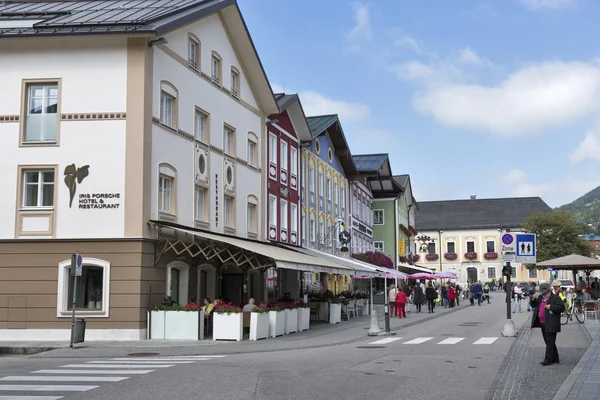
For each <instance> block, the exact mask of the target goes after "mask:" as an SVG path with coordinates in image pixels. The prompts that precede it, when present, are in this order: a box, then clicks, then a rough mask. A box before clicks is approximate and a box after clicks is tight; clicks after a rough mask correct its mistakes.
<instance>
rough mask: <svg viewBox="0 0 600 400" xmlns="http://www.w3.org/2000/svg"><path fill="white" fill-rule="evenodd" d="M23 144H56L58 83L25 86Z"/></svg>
mask: <svg viewBox="0 0 600 400" xmlns="http://www.w3.org/2000/svg"><path fill="white" fill-rule="evenodd" d="M26 88H27V89H26V90H27V92H26V93H27V103H26V104H27V109H26V115H25V118H26V119H25V142H56V132H57V128H58V122H59V119H58V82H52V83H32V84H30V85H28V86H26Z"/></svg>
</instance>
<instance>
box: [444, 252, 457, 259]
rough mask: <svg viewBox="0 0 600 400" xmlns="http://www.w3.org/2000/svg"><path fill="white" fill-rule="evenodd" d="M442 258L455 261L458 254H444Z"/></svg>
mask: <svg viewBox="0 0 600 400" xmlns="http://www.w3.org/2000/svg"><path fill="white" fill-rule="evenodd" d="M444 258H445V259H446V260H456V259H457V258H458V254H456V253H444Z"/></svg>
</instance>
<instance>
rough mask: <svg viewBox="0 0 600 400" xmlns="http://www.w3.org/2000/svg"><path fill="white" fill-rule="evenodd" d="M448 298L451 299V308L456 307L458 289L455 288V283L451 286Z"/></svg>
mask: <svg viewBox="0 0 600 400" xmlns="http://www.w3.org/2000/svg"><path fill="white" fill-rule="evenodd" d="M448 299H449V300H450V308H454V302H455V301H456V289H454V285H452V286H450V290H449V291H448Z"/></svg>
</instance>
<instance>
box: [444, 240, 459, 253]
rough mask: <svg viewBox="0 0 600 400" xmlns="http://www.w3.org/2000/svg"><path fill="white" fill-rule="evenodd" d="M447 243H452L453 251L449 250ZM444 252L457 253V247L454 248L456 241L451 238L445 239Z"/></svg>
mask: <svg viewBox="0 0 600 400" xmlns="http://www.w3.org/2000/svg"><path fill="white" fill-rule="evenodd" d="M449 244H453V245H454V251H450V249H449V248H448V245H449ZM446 253H457V254H458V252H457V249H456V242H455V241H453V240H447V241H446Z"/></svg>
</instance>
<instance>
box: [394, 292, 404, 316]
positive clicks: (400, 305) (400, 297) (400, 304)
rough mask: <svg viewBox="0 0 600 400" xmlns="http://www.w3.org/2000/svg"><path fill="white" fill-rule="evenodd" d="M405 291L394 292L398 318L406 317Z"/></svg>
mask: <svg viewBox="0 0 600 400" xmlns="http://www.w3.org/2000/svg"><path fill="white" fill-rule="evenodd" d="M405 307H406V293H404V291H403V290H400V291H398V293H396V310H397V312H398V318H406V308H405Z"/></svg>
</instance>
